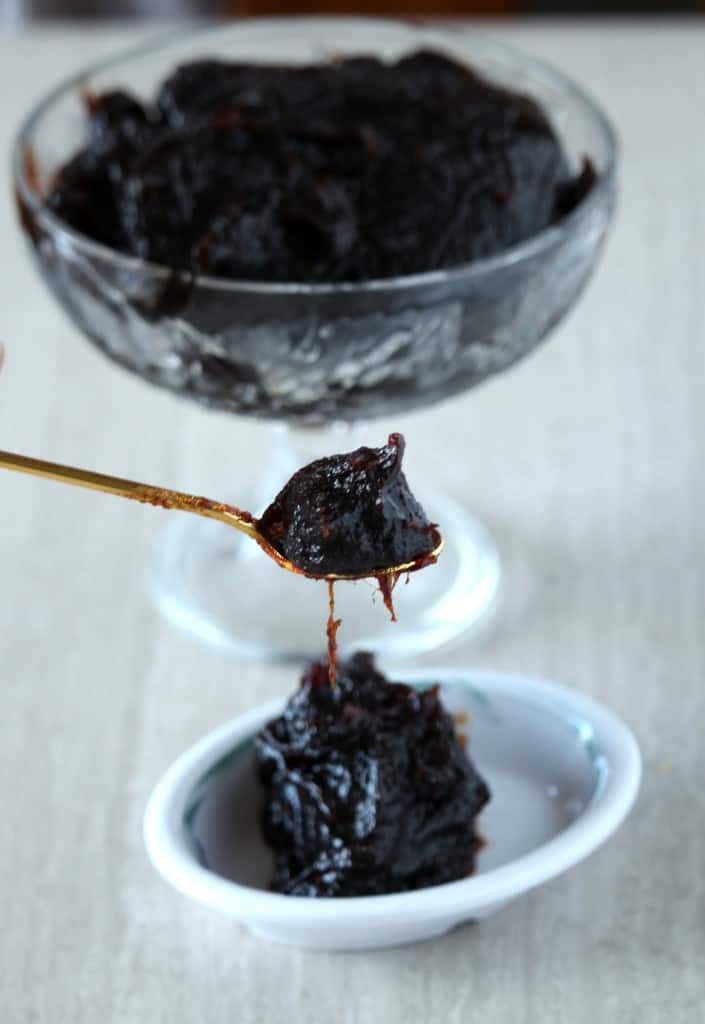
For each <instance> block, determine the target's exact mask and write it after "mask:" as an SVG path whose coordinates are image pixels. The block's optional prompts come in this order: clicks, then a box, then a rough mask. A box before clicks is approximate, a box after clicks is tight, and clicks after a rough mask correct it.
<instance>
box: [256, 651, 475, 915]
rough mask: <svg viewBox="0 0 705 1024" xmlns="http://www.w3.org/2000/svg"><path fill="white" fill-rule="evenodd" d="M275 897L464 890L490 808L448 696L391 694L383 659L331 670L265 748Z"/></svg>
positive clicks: (259, 745) (260, 751)
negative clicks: (453, 886)
mask: <svg viewBox="0 0 705 1024" xmlns="http://www.w3.org/2000/svg"><path fill="white" fill-rule="evenodd" d="M256 758H257V766H258V771H259V777H260V779H261V782H262V785H263V788H264V794H265V796H264V809H263V817H262V821H263V830H264V837H265V840H266V842H267V843H268V845H269V846H270V847H271V848H272V850H273V852H274V857H275V869H274V877H273V879H272V888H273V889H275V890H276V891H277V892H282V893H287V894H289V895H294V896H364V895H371V894H379V893H391V892H401V891H404V890H409V889H418V888H422V887H424V886H430V885H439V884H440V883H442V882H450V881H453V880H455V879H459V878H464V877H465V876H466V875H468V874H469V873H470V872H471V871H472V870H473V866H474V861H475V854H476V852H477V850H478V848H479V846H480V845H481V840H480V839H479V837H478V834H477V832H476V828H475V818H476V816H477V814H479V812H480V811H481V810H482V808H483V807H484V805H485V804H486V803H487V801H488V800H489V797H490V793H489V790H488V788H487V786H486V784H485V782H484V781H483V780H482V778H481V777H480V776H479V775H478V773H477V772H476V771H475V769H474V767H473V765H472V762H471V761H470V760H469V758H468V756H467V754H466V752H465V750H464V749H463V747H462V745H461V743H460V742H459V740H458V738H457V736H456V732H455V725H454V722H453V719H452V718H451V716H450V715H449V714H448V712H447V711H445V709H444V708H443V705H442V704H441V701H440V698H439V694H438V688H437V687H432V688H431V689H428V690H425V691H417V690H414V689H412V688H411V687H409V686H406V685H404V684H401V683H392V682H389V681H388V680H387V679H386V678H385V677H384V676H383V675H382V674H381V673H380V672H378V671H377V669H376V667H375V665H374V662H373V660H372V657H371V655H369V654H362V653H359V654H356V655H354V656H353V657H352V658H350V660H348V661H344V662H340V663H339V664H338V677H337V685H336V686H335V687H331V686H330V685H329V682H328V669H327V665H326V664H325V663H324V662H314V663H313V664H312V665H310V666H309V668H308V669H307V670H306V672H305V674H304V677H303V679H302V682H301V686H300V689H299V690H298V691H297V692H296V693H295V694H294V696H293V697H292V698H291V699H290V700H289V702H288V704H287V706H286V708H285V710H284V712H283V713H282V714H281V715H280V716H279V718H276V719H274V720H273V721H271V722H269V724H268V725H267V726H266V727H265V728H264V729H262V731H261V732H260V733H259V735H258V737H257V740H256Z"/></svg>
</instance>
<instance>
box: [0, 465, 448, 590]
mask: <svg viewBox="0 0 705 1024" xmlns="http://www.w3.org/2000/svg"><path fill="white" fill-rule="evenodd" d="M0 469H14V470H16V471H17V472H18V473H28V474H30V475H31V476H42V477H47V478H48V479H49V480H58V481H59V482H60V483H64V484H74V485H75V486H77V487H87V488H88V489H89V490H93V491H104V492H105V493H106V494H115V495H117V496H118V497H119V498H130V499H131V500H132V501H140V502H143V503H144V504H148V505H157V506H159V507H161V508H173V509H177V510H178V511H180V512H192V513H193V514H194V515H197V516H205V517H206V518H207V519H217V520H218V521H219V522H221V523H226V524H227V525H228V526H232V527H234V528H235V529H236V530H239V531H240V532H241V533H244V534H246V535H247V536H248V537H251V538H252V540H254V541H256V543H257V544H259V546H260V547H261V548H262V550H263V551H264V552H265V554H267V555H269V557H270V558H273V559H274V561H275V562H277V563H278V564H279V565H281V566H282V568H284V569H288V570H289V571H290V572H297V573H301V574H302V575H305V576H311V577H312V578H314V579H324V580H330V581H335V580H358V579H366V578H367V577H370V576H397V575H400V574H401V573H405V572H413V571H414V570H415V569H421V568H423V566H424V565H428V564H429V563H431V562H435V560H436V558H437V557H438V555H439V554H440V553H441V551H442V549H443V538H442V537H441V534H440V531H439V530H437V529H436V527H433V532H432V538H433V550H432V551H430V552H429V553H428V554H426V555H422V556H421V557H420V558H416V559H415V560H414V561H413V562H405V563H404V564H402V565H391V566H386V567H384V568H382V569H374V570H372V571H370V572H365V573H355V574H353V575H346V574H343V573H340V574H339V573H325V574H316V573H311V572H304V570H303V569H300V568H299V567H298V566H296V565H294V563H293V562H290V561H289V560H288V559H287V558H285V557H284V556H283V555H282V554H281V553H280V552H279V551H277V549H276V548H275V547H273V546H272V544H271V543H270V542H269V540H267V538H266V537H265V536H264V534H262V533H261V532H260V530H259V527H258V523H257V520H256V519H255V517H254V516H253V515H251V513H249V512H246V511H244V510H243V509H239V508H236V507H235V506H234V505H226V504H225V503H224V502H220V501H211V500H210V499H209V498H199V497H197V496H196V495H195V494H184V493H183V492H182V491H172V490H170V489H169V488H167V487H154V486H153V485H152V484H140V483H137V482H136V481H134V480H123V479H121V478H120V477H117V476H106V474H104V473H94V472H92V470H88V469H77V468H75V467H74V466H62V465H60V464H59V463H57V462H45V461H44V460H43V459H32V458H29V457H28V456H26V455H15V454H14V453H13V452H4V451H0Z"/></svg>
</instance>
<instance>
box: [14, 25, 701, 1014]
mask: <svg viewBox="0 0 705 1024" xmlns="http://www.w3.org/2000/svg"><path fill="white" fill-rule="evenodd" d="M485 27H486V26H485ZM150 31H154V29H153V27H152V29H151V30H150ZM499 31H500V34H502V35H503V36H504V37H505V38H507V39H510V40H513V41H515V42H519V43H521V44H523V46H524V47H525V48H526V49H529V50H531V51H533V52H535V53H536V54H537V55H540V56H543V57H546V58H549V59H550V60H552V61H554V62H555V63H556V64H558V65H559V66H561V67H563V68H565V69H566V70H568V71H569V72H571V73H572V74H573V75H574V76H575V77H576V78H577V79H578V80H579V81H580V82H581V83H583V84H584V85H585V86H587V87H589V88H590V89H591V90H592V91H593V92H594V93H595V94H596V95H597V96H598V97H599V98H600V99H601V100H602V102H603V103H604V104H605V105H606V106H607V107H608V108H609V109H610V110H611V111H612V114H613V116H614V118H615V120H616V122H617V125H618V128H619V131H620V134H621V138H622V142H623V150H624V173H623V189H622V200H621V208H620V211H619V217H618V223H617V226H616V230H615V232H614V234H613V236H612V238H611V241H610V244H609V247H608V251H607V253H606V257H605V259H604V262H603V264H602V266H601V268H600V271H599V273H598V275H597V277H596V279H595V280H594V281H593V283H592V285H591V287H590V289H589V291H588V292H587V294H586V295H585V297H584V300H583V301H582V303H581V304H580V306H579V308H578V309H577V310H576V311H575V313H574V314H573V315H572V316H571V318H570V319H569V321H568V322H567V323H565V324H564V325H563V326H562V327H561V328H560V330H559V331H558V333H557V334H556V336H555V338H554V339H553V340H552V341H551V343H550V344H548V345H547V346H545V347H544V348H543V349H542V350H541V351H540V352H539V353H538V354H536V355H535V356H534V357H533V358H531V359H530V360H529V361H528V362H527V363H525V364H522V365H520V366H519V367H517V369H516V370H515V371H512V372H511V373H509V374H507V375H506V377H504V378H503V379H501V380H497V381H495V382H493V383H491V384H489V385H487V386H486V387H485V388H483V389H481V390H479V391H478V392H477V393H475V394H471V395H468V396H466V397H464V398H461V399H458V400H455V401H453V402H451V403H449V404H447V405H445V406H443V407H441V408H439V409H436V410H433V411H429V412H426V413H424V414H423V415H419V416H415V417H409V418H408V420H407V421H404V422H401V423H395V424H394V425H395V426H398V427H400V428H401V429H404V430H405V431H406V433H407V437H408V451H409V456H410V458H409V469H410V472H411V467H412V466H413V467H414V469H413V472H414V474H416V475H418V474H419V473H423V472H424V469H425V468H426V467H429V468H430V467H431V466H433V472H434V473H436V474H437V479H438V480H439V482H440V483H442V484H444V485H445V486H446V487H447V489H448V490H449V491H450V492H451V493H453V494H454V495H455V496H456V497H458V498H461V499H463V500H465V501H466V502H467V503H468V504H469V505H471V506H472V507H473V508H474V509H475V510H476V511H477V512H478V513H479V514H480V515H481V516H483V517H484V518H485V519H486V520H487V522H488V523H489V524H490V525H491V526H492V527H493V529H494V530H495V531H496V533H497V535H498V538H499V540H500V543H501V545H502V550H503V554H504V557H505V562H506V569H507V600H506V603H505V610H504V614H503V617H502V620H501V621H500V623H499V624H498V626H497V627H496V628H495V629H494V630H493V631H492V632H491V633H490V634H488V635H487V636H486V637H485V638H484V640H483V641H482V643H481V644H479V643H476V644H474V645H470V644H469V643H467V642H465V643H462V642H461V643H458V644H456V645H455V646H454V647H453V648H451V649H448V650H445V651H441V652H438V653H436V654H435V655H433V656H431V657H429V658H428V659H426V660H427V662H428V663H431V662H435V663H437V664H438V663H447V664H456V665H461V664H463V665H464V664H468V663H474V664H479V665H482V666H488V667H496V668H503V669H511V670H516V671H525V672H527V673H535V674H539V675H545V676H548V677H552V678H554V679H557V680H559V681H562V682H564V683H566V684H568V685H570V686H574V687H576V688H579V689H580V690H582V691H584V692H586V693H589V694H591V695H593V696H595V697H597V698H599V699H600V700H603V701H605V702H607V703H608V704H610V705H611V706H612V707H613V708H614V709H615V710H616V711H617V712H618V713H620V714H622V715H623V716H625V717H626V719H627V720H628V721H629V722H630V724H631V725H632V727H633V728H634V730H635V732H636V734H637V736H638V739H639V741H640V744H641V747H642V750H643V754H644V760H645V777H644V783H643V789H642V794H641V797H640V799H639V801H638V804H637V806H636V808H635V810H634V812H633V814H632V816H631V818H630V819H629V821H628V822H627V824H626V825H625V826H624V828H623V829H622V830H621V831H620V833H619V834H618V835H617V836H616V837H615V838H614V839H613V840H612V841H611V842H609V843H608V845H607V846H606V847H604V848H603V849H602V850H600V851H599V852H598V853H597V854H596V855H595V856H593V857H592V858H591V859H590V860H589V861H588V862H586V863H584V864H582V865H581V866H579V867H578V868H576V869H575V870H574V871H572V872H571V873H570V874H569V875H566V876H565V877H563V878H561V879H559V880H557V881H554V882H553V883H551V884H550V885H548V886H546V887H544V888H542V889H540V890H539V891H537V892H535V893H533V894H531V895H529V896H527V897H525V898H523V899H521V900H519V901H518V902H516V903H514V904H513V905H511V906H510V907H509V908H507V909H506V910H505V911H503V912H502V913H499V914H498V915H497V916H495V917H493V918H491V919H489V920H488V921H487V922H485V923H483V924H481V925H478V926H472V927H467V928H464V929H462V930H460V931H458V932H456V933H454V934H451V935H449V936H447V937H446V938H444V939H442V940H440V941H435V942H432V943H429V944H425V945H420V946H415V947H409V948H403V949H396V950H390V951H385V952H378V953H374V954H356V955H326V954H311V953H303V952H300V951H297V950H292V949H288V948H284V947H270V946H267V945H264V944H262V943H261V942H260V941H258V940H255V939H254V938H251V937H250V936H249V934H248V933H247V932H246V931H244V930H243V929H241V928H240V927H238V926H237V925H235V924H233V923H232V922H230V921H228V920H225V919H222V918H220V917H219V916H217V915H215V914H213V913H210V912H207V911H205V910H202V909H200V908H198V907H196V906H193V905H190V904H189V903H187V902H186V901H184V900H183V899H182V898H181V897H180V896H178V895H177V894H176V893H174V892H173V891H171V890H170V889H169V888H168V887H167V886H166V885H165V884H164V883H163V882H162V881H161V880H160V879H159V878H158V877H157V876H156V875H155V873H154V872H153V870H152V869H151V867H150V865H149V864H148V862H147V860H146V856H145V853H144V850H143V846H142V838H141V817H142V811H143V808H144V805H145V801H146V799H147V796H148V794H149V792H150V789H151V787H152V786H153V785H154V783H155V782H156V780H157V778H158V776H159V775H160V773H161V772H162V771H163V770H164V769H165V768H166V766H167V765H168V764H169V762H170V761H171V760H172V759H173V758H174V757H175V756H176V755H177V754H178V753H180V752H181V751H182V750H183V749H184V748H185V747H186V746H187V745H188V744H190V743H191V742H192V741H194V740H195V739H197V738H198V737H199V736H201V735H202V734H203V733H204V732H205V731H207V730H208V729H210V728H212V727H213V726H215V725H217V724H218V723H220V722H222V721H223V720H224V719H225V718H227V717H229V716H232V715H233V714H237V713H238V712H240V711H242V710H244V709H246V708H248V707H251V706H253V705H255V704H257V703H260V702H261V701H263V700H267V699H269V698H271V697H274V696H276V695H279V694H284V693H286V692H287V691H289V690H291V689H292V688H293V686H294V684H295V676H296V673H295V672H294V671H293V670H291V669H283V668H277V669H272V668H266V667H262V666H258V665H255V664H251V663H244V662H238V661H236V660H232V659H228V658H226V657H225V656H224V655H222V654H220V653H218V652H216V651H213V650H209V649H205V648H203V647H201V646H199V645H198V644H197V643H196V642H195V641H193V640H191V639H190V638H189V637H188V636H185V635H183V634H180V633H177V632H175V631H174V630H173V629H172V628H170V627H169V626H167V625H166V624H164V623H163V622H162V621H161V620H160V618H159V617H158V615H157V613H156V612H155V611H154V609H153V607H152V605H151V603H150V600H149V597H148V595H147V591H146V587H145V582H144V574H145V566H146V563H147V560H148V559H149V557H150V554H151V552H152V550H153V545H154V544H155V543H156V541H157V539H158V536H159V532H160V530H161V528H162V526H163V524H164V521H165V519H164V517H165V516H166V515H167V513H163V512H158V511H156V510H153V509H151V508H142V507H137V506H134V507H133V506H132V505H131V504H128V503H124V502H118V501H116V500H114V499H111V498H109V497H104V496H101V495H86V494H84V493H81V492H79V491H76V490H74V489H70V488H61V487H59V486H58V485H54V484H51V483H47V482H44V481H40V480H33V479H30V478H22V477H18V476H15V475H11V474H6V475H2V474H0V501H1V502H2V514H1V517H0V581H1V589H0V666H2V673H1V674H2V687H1V689H0V721H2V733H1V738H0V809H1V810H0V816H1V820H2V832H1V835H2V841H1V842H0V907H1V910H2V928H0V978H1V980H2V984H1V986H0V992H1V999H0V1017H1V1019H2V1021H3V1022H4V1024H20V1022H22V1024H24V1022H29V1021H36V1022H45V1021H46V1022H49V1021H61V1022H64V1021H65V1022H70V1024H84V1022H85V1024H96V1022H98V1021H100V1022H116V1024H117V1022H120V1024H125V1022H135V1024H136V1022H140V1024H146V1022H148V1024H160V1022H164V1024H176V1022H181V1021H184V1022H194V1021H203V1022H208V1024H231V1022H233V1021H237V1022H239V1024H250V1022H252V1024H267V1022H274V1021H284V1020H287V1021H295V1022H298V1024H307V1022H312V1024H313V1022H330V1021H345V1022H346V1024H347V1022H349V1024H367V1022H371V1021H384V1022H385V1024H397V1022H404V1024H414V1022H419V1024H421V1022H436V1021H437V1022H439V1024H440V1022H442V1024H455V1022H458V1024H459V1022H461V1021H462V1022H468V1021H491V1022H492V1024H495V1022H505V1021H506V1022H512V1024H514V1022H522V1021H523V1022H527V1024H534V1022H541V1024H554V1022H555V1024H558V1022H568V1024H593V1022H595V1021H610V1022H612V1021H619V1022H631V1021H634V1022H644V1021H647V1022H651V1021H662V1020H663V1021H669V1022H680V1021H687V1022H695V1021H700V1020H703V1013H704V1010H703V1006H704V1004H705V853H704V842H705V740H704V739H703V721H704V720H705V526H704V520H705V459H704V455H705V452H704V447H705V402H704V401H703V382H704V381H705V259H704V258H703V257H704V256H705V251H704V249H705V241H704V240H705V146H704V145H703V142H702V135H703V111H704V110H705V60H704V59H703V55H704V54H705V30H704V29H703V28H702V27H700V26H698V25H696V24H695V23H692V24H683V25H681V26H680V27H677V26H674V25H670V24H668V23H661V22H658V23H653V24H651V25H648V24H640V25H630V24H627V23H621V24H620V23H602V24H594V23H584V22H580V23H576V24H574V25H572V26H569V25H558V24H553V23H545V22H540V23H534V24H533V25H531V26H521V25H516V24H512V25H511V26H505V27H503V28H502V29H500V30H499ZM136 34H137V33H136V31H135V30H126V29H124V28H120V27H109V28H108V27H105V26H102V27H101V28H100V29H99V30H90V31H89V30H83V29H80V28H77V27H74V26H71V27H65V28H60V27H58V28H57V27H55V28H48V27H40V28H35V29H32V30H28V31H26V32H24V33H23V34H19V35H11V34H5V35H3V36H1V37H0V69H2V71H1V81H2V88H1V89H0V152H3V153H5V154H7V151H8V147H9V144H10V140H11V137H12V135H13V131H14V129H15V127H16V125H17V122H18V120H19V118H20V116H21V114H22V113H23V112H24V110H25V108H26V107H27V106H28V105H29V103H30V102H31V101H32V100H34V99H35V98H36V97H37V96H38V95H39V94H40V93H42V92H43V91H44V90H45V89H46V88H47V87H49V86H50V85H52V84H53V83H54V82H55V81H56V80H57V79H58V78H59V77H61V76H62V75H64V74H65V73H67V72H69V71H71V70H73V69H74V68H75V67H76V66H77V65H79V64H81V63H83V62H85V61H87V60H89V59H93V58H94V57H97V56H100V55H101V54H104V53H107V52H109V51H110V50H112V49H114V48H115V47H117V46H118V45H121V44H122V43H123V42H125V41H126V40H127V39H128V38H133V37H135V36H136ZM0 177H2V181H1V182H0V185H1V187H0V268H1V272H0V338H1V339H2V340H3V341H4V342H5V344H6V348H7V356H6V365H5V368H4V371H3V373H2V375H1V376H0V445H1V446H2V447H3V448H6V449H11V450H15V451H21V452H26V453H28V454H33V455H36V456H40V457H44V458H48V459H56V460H60V461H61V460H62V461H68V462H73V463H75V464H78V465H83V466H87V467H95V468H96V469H102V470H104V471H106V472H110V473H116V474H121V475H125V476H131V477H135V478H137V479H156V480H159V481H161V482H163V483H164V484H165V485H170V486H173V487H178V488H182V489H185V490H191V491H196V492H199V493H201V492H204V493H210V491H211V490H212V489H213V482H214V480H217V479H223V474H224V470H225V472H226V475H227V467H232V470H233V476H237V478H238V479H241V474H242V472H243V471H244V469H246V468H248V467H249V471H250V472H252V473H254V471H255V470H254V463H253V453H258V452H265V450H266V448H267V446H268V444H269V431H268V428H267V427H266V426H265V425H260V424H250V423H247V422H245V421H235V420H229V419H228V418H226V417H223V416H218V415H209V414H206V413H205V412H202V411H200V410H199V409H197V408H191V407H190V406H189V405H187V404H185V403H184V404H182V403H179V402H177V401H176V400H175V399H173V398H172V397H170V396H169V395H166V394H161V393H159V392H157V391H154V390H152V389H150V388H149V387H148V386H147V385H145V384H142V383H141V382H140V381H138V380H136V379H133V378H131V377H130V376H128V375H127V374H125V373H123V372H122V371H119V370H117V369H116V368H115V367H113V366H111V365H109V364H108V363H107V362H106V361H104V360H103V359H102V358H101V357H100V356H99V355H98V354H96V353H95V352H94V351H93V350H92V349H91V348H90V347H89V345H87V344H86V343H85V342H84V341H83V340H81V339H80V338H79V337H78V336H77V333H76V331H75V330H74V329H73V328H72V327H71V326H70V325H69V324H68V323H67V321H65V320H64V318H63V316H62V315H61V313H60V312H59V310H58V308H57V307H56V306H55V304H54V302H53V300H52V299H51V298H50V296H49V294H48V293H47V291H46V290H45V288H44V286H43V285H42V283H41V282H40V280H39V279H38V277H37V276H36V274H35V272H34V270H33V268H32V267H31V265H30V262H29V258H28V256H27V254H26V252H25V249H24V242H23V239H22V238H21V236H20V232H19V230H18V229H17V227H16V225H15V217H14V210H13V206H12V199H11V193H10V188H9V180H8V177H7V159H5V160H3V161H2V162H1V163H0ZM387 426H388V424H381V425H380V428H379V432H380V433H382V431H383V430H384V429H386V427H387ZM375 436H376V434H375ZM439 452H442V458H440V459H439ZM215 496H217V495H215ZM46 502H51V516H50V517H48V518H47V516H46V512H45V509H44V504H45V503H46ZM306 585H307V584H306V583H305V582H303V581H302V591H303V588H305V586H306ZM275 626H276V624H275V623H273V627H275ZM390 628H391V627H390ZM419 660H420V659H419ZM388 667H389V666H388Z"/></svg>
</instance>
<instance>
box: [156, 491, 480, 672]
mask: <svg viewBox="0 0 705 1024" xmlns="http://www.w3.org/2000/svg"><path fill="white" fill-rule="evenodd" d="M422 504H423V506H424V507H425V508H426V509H427V512H428V515H429V518H430V519H432V520H433V521H435V522H438V523H441V524H442V530H443V536H444V538H445V542H446V546H445V549H444V551H443V553H442V555H441V556H440V558H439V561H438V563H437V564H436V565H435V566H432V567H429V568H427V569H424V570H422V571H419V572H417V573H414V574H412V575H411V576H410V577H409V579H408V583H407V582H406V580H407V578H406V577H402V578H401V579H400V580H399V583H398V584H397V587H396V589H395V591H394V606H395V610H396V614H397V619H398V621H397V622H390V621H389V613H388V612H387V610H386V609H385V607H384V604H383V602H382V599H381V595H380V593H379V590H378V589H377V586H376V584H375V583H374V581H372V580H361V581H359V582H355V583H345V582H341V583H338V584H336V588H335V603H336V617H338V618H341V619H342V625H341V627H340V630H339V632H338V642H339V648H340V652H341V654H342V655H344V654H345V653H346V652H350V651H351V650H353V649H355V650H360V649H363V650H370V651H374V652H375V653H377V654H379V655H381V656H387V657H389V656H393V657H397V658H402V657H407V656H409V655H414V654H420V653H422V652H425V651H431V650H434V649H435V648H437V647H440V646H441V645H442V644H444V643H446V642H448V641H449V640H451V639H453V638H454V637H457V636H459V635H460V634H461V633H464V632H465V631H466V630H469V629H470V628H471V627H474V626H477V625H479V623H480V621H481V620H485V619H486V618H487V617H488V614H489V613H490V611H491V610H492V609H493V608H494V606H495V604H496V601H497V597H498V592H499V583H500V561H499V555H498V552H497V548H496V546H495V543H494V541H493V539H492V536H491V535H490V533H489V532H488V531H487V529H486V528H485V526H483V524H482V523H480V522H479V521H478V520H477V519H475V517H474V516H472V515H470V514H469V513H468V512H466V511H465V509H463V508H462V507H461V506H460V505H458V504H456V503H455V502H453V501H451V500H450V499H448V498H445V497H438V496H434V498H433V500H430V501H423V496H422ZM151 583H152V593H153V595H154V598H155V600H156V603H157V606H158V607H159V609H160V610H161V612H162V614H163V615H164V616H165V617H166V618H167V619H168V620H169V621H171V622H172V623H174V624H175V625H176V626H178V627H180V628H182V629H185V630H187V631H188V632H190V633H192V634H194V635H195V636H197V637H198V638H199V639H201V640H202V641H204V642H205V643H208V644H211V645H213V646H217V647H220V648H222V649H225V650H227V651H229V652H230V653H232V654H236V655H244V656H249V657H253V658H257V659H259V660H262V661H275V662H297V663H299V664H300V663H301V662H304V661H307V660H309V659H310V658H311V657H315V656H318V655H320V654H321V653H322V652H323V651H324V650H325V642H326V637H325V626H326V619H327V616H328V588H327V586H326V584H325V582H323V581H317V580H306V579H304V578H303V577H301V576H296V575H294V574H293V573H287V572H286V571H284V570H282V569H280V568H279V566H277V565H275V564H274V563H273V562H271V561H270V560H269V559H268V558H266V557H265V556H264V555H263V554H262V552H261V551H260V550H259V548H258V547H257V546H256V545H255V544H253V543H252V541H251V540H249V539H248V538H245V537H241V536H239V535H237V534H235V533H234V532H231V531H229V530H228V529H227V527H225V526H223V525H222V524H221V523H216V522H212V521H209V520H206V519H196V518H192V517H189V516H183V517H174V521H173V522H172V523H170V524H169V527H168V528H167V529H166V531H165V533H164V534H163V536H162V537H161V541H160V544H159V547H158V550H157V552H156V557H155V560H154V565H153V571H152V580H151Z"/></svg>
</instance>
